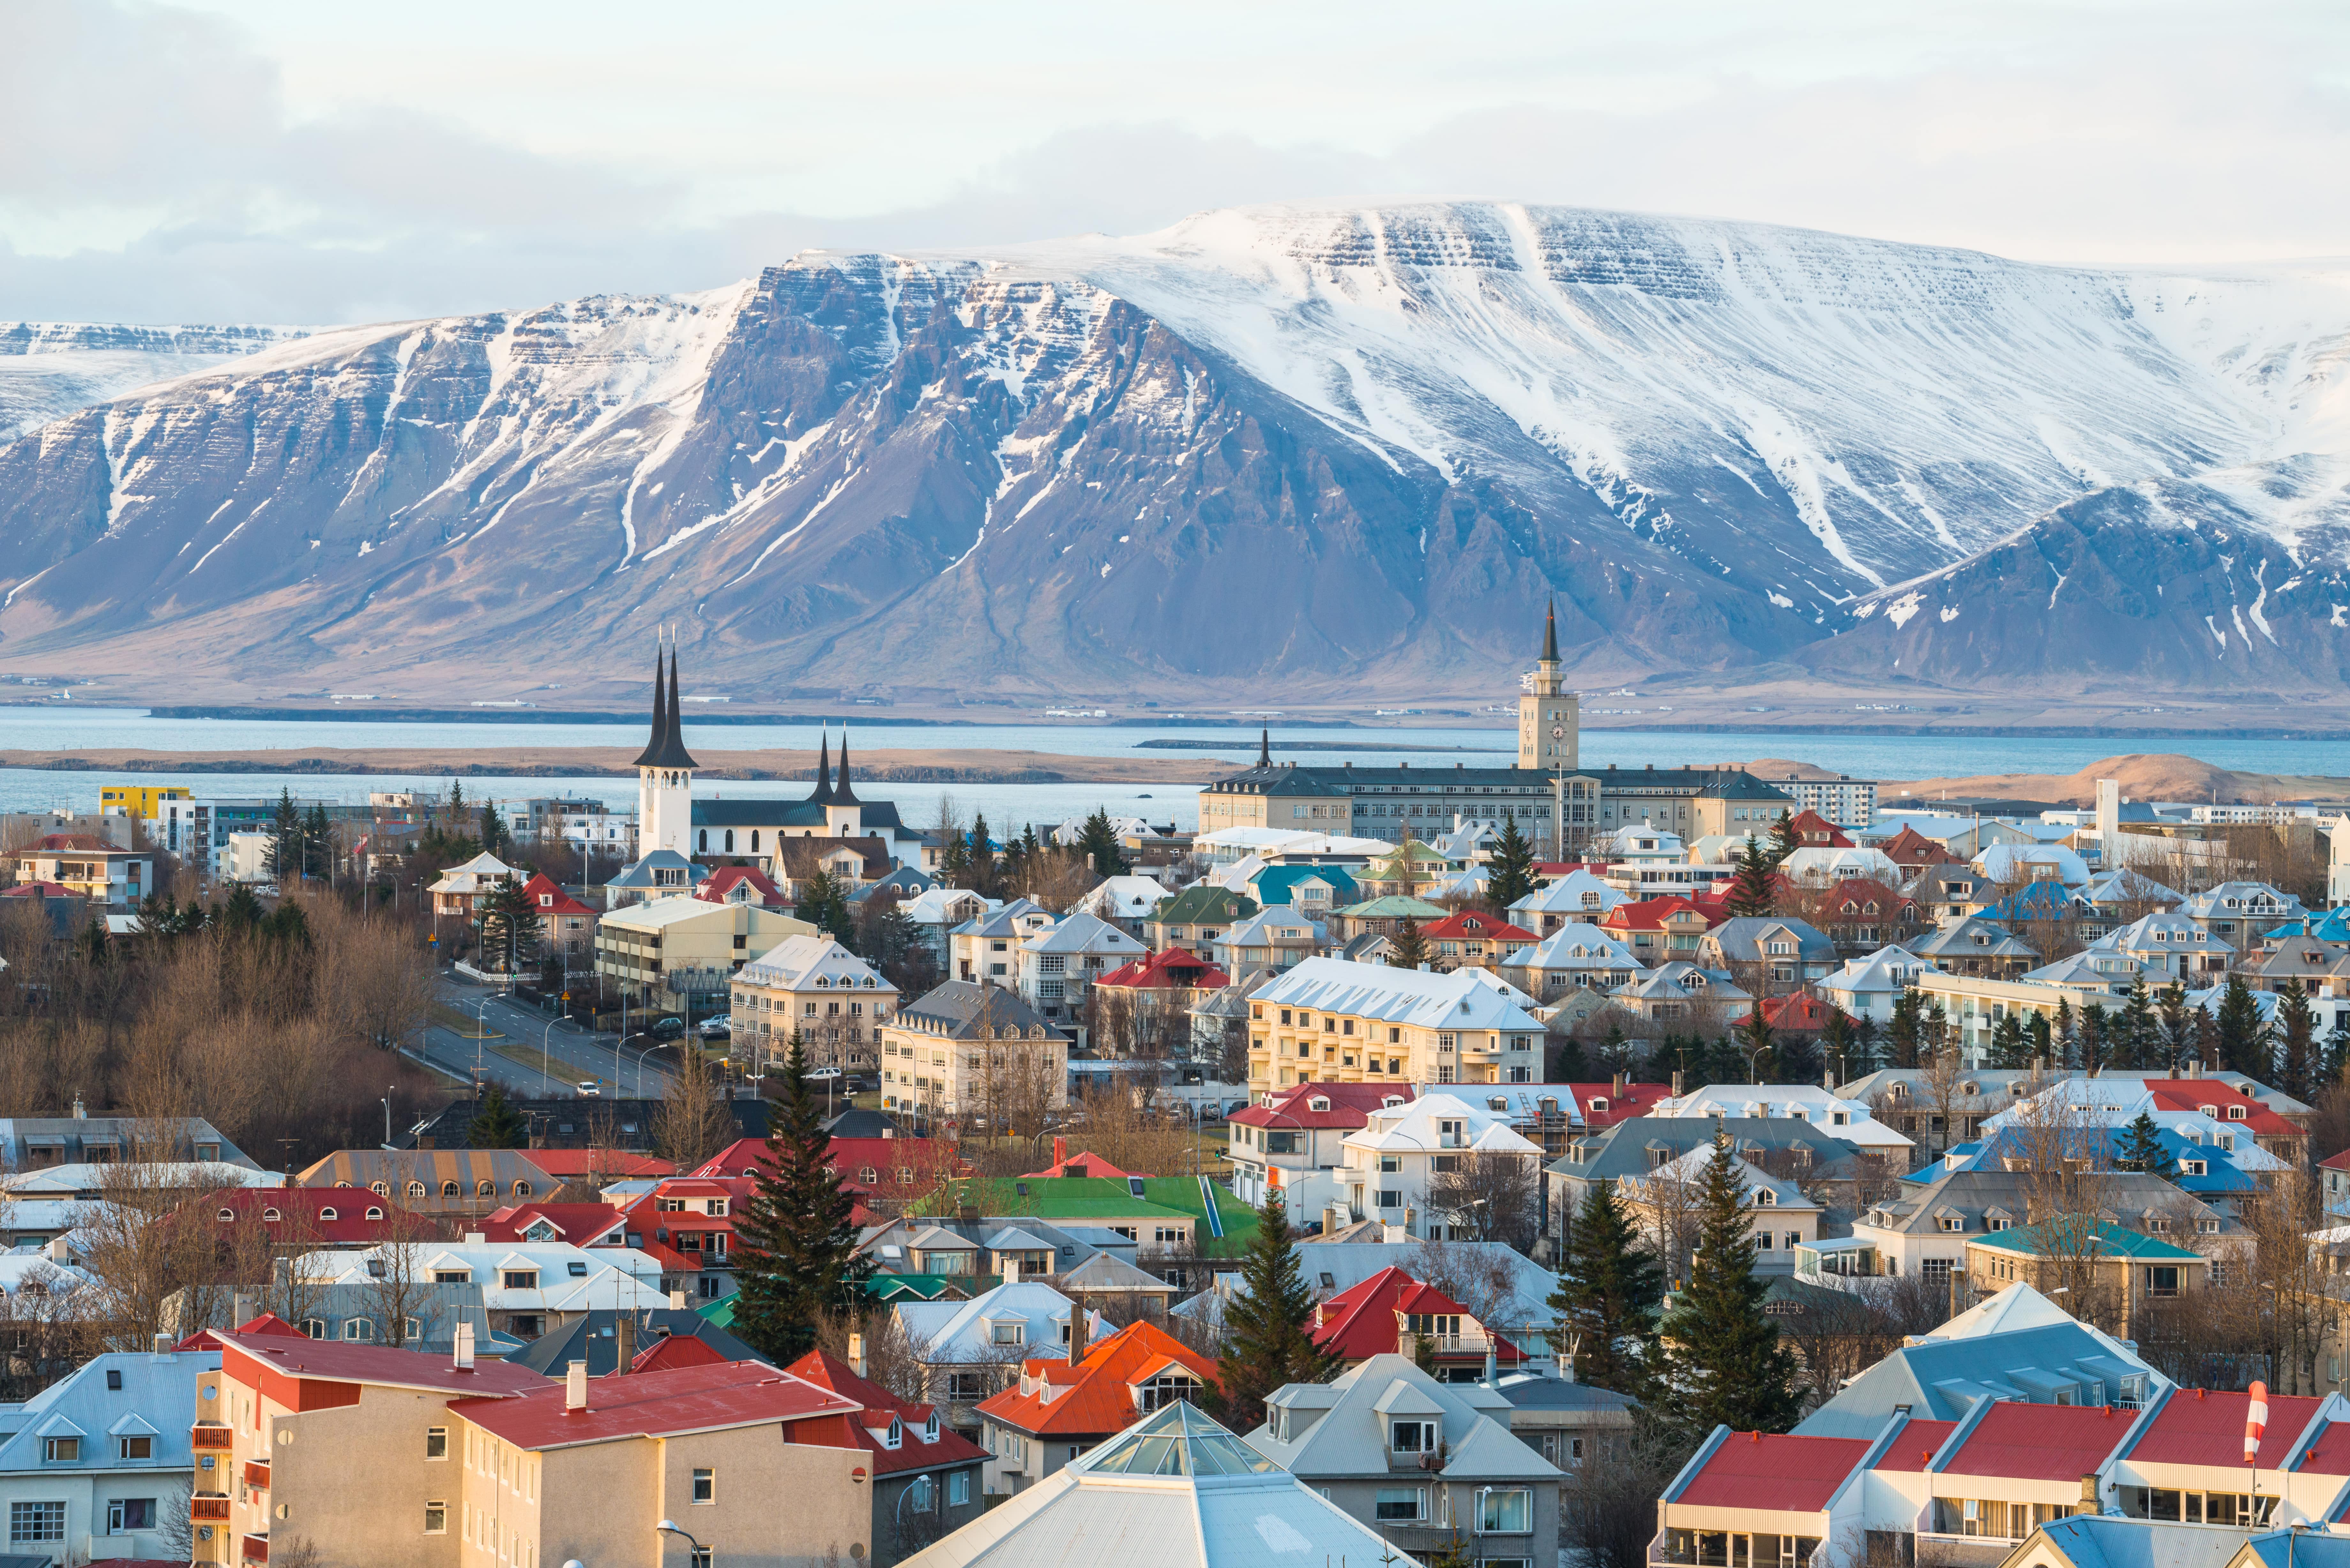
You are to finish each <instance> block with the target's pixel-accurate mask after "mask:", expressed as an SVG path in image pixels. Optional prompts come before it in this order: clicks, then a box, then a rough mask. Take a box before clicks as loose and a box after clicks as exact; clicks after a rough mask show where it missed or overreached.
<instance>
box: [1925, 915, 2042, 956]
mask: <svg viewBox="0 0 2350 1568" xmlns="http://www.w3.org/2000/svg"><path fill="white" fill-rule="evenodd" d="M1908 946H1909V950H1910V951H1911V952H1913V953H1915V954H1917V955H1918V957H1919V958H1922V959H1938V960H1954V959H1991V958H1995V959H2024V960H2032V959H2036V958H2038V957H2039V956H2040V951H2039V950H2038V949H2037V948H2034V947H2033V945H2032V944H2031V943H2029V942H2027V941H2025V940H2023V939H2022V938H2021V937H2018V936H2016V935H2014V934H2013V933H2012V932H2010V931H2009V930H2008V929H2007V928H2006V927H2004V926H1995V925H1992V924H1991V922H1990V921H1989V920H1982V919H1976V918H1975V917H1974V916H1972V915H1969V916H1967V917H1966V918H1964V919H1957V920H1952V921H1951V922H1950V924H1948V925H1946V926H1944V927H1943V928H1942V929H1939V930H1938V931H1933V932H1929V934H1927V935H1925V936H1922V937H1918V938H1917V939H1915V940H1912V941H1911V942H1910V943H1909V944H1908Z"/></svg>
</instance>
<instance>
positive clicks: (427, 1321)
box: [367, 1210, 441, 1350]
mask: <svg viewBox="0 0 2350 1568" xmlns="http://www.w3.org/2000/svg"><path fill="white" fill-rule="evenodd" d="M390 1212H392V1213H395V1214H401V1215H402V1217H401V1218H400V1219H399V1220H394V1221H393V1222H392V1223H391V1225H390V1227H389V1230H390V1234H389V1235H387V1236H386V1238H385V1239H384V1240H383V1241H380V1242H378V1243H377V1244H376V1246H375V1248H374V1250H373V1251H372V1252H371V1253H370V1254H369V1258H368V1262H367V1272H368V1289H367V1298H368V1308H369V1315H371V1316H373V1317H374V1318H375V1319H376V1320H377V1321H378V1322H380V1323H381V1324H383V1340H384V1343H385V1344H386V1345H390V1346H391V1347H392V1348H393V1349H395V1350H401V1349H405V1348H407V1347H408V1346H409V1345H411V1344H417V1343H421V1342H424V1341H428V1340H430V1339H431V1338H432V1326H433V1321H434V1319H435V1318H436V1317H437V1316H438V1315H439V1307H440V1302H441V1297H440V1293H439V1292H438V1291H436V1290H435V1289H434V1288H433V1283H432V1268H431V1259H432V1246H431V1243H432V1241H433V1240H434V1237H433V1234H432V1223H431V1221H429V1220H425V1219H424V1218H423V1217H422V1216H421V1215H416V1214H404V1213H403V1212H402V1211H401V1210H390Z"/></svg>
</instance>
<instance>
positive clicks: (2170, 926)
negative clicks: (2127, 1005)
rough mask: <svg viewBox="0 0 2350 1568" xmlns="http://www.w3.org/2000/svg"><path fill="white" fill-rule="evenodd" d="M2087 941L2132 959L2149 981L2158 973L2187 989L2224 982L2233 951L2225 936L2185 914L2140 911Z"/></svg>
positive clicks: (2093, 946)
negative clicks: (2125, 921)
mask: <svg viewBox="0 0 2350 1568" xmlns="http://www.w3.org/2000/svg"><path fill="white" fill-rule="evenodd" d="M2089 945H2090V947H2091V949H2092V950H2096V951H2100V952H2115V953H2120V954H2121V955H2122V956H2124V957H2125V958H2128V959H2132V960H2135V961H2137V963H2138V964H2139V965H2141V966H2142V967H2143V968H2144V969H2145V970H2146V971H2147V984H2149V985H2156V984H2159V983H2161V981H2158V980H2157V979H2156V978H2155V977H2156V976H2157V975H2159V976H2161V977H2162V978H2163V979H2164V980H2177V981H2182V982H2183V983H2184V984H2185V985H2186V987H2187V988H2188V989H2189V991H2199V990H2200V989H2202V988H2203V987H2204V986H2207V985H2220V984H2223V983H2225V982H2226V981H2227V978H2228V971H2229V969H2230V966H2232V965H2233V964H2234V963H2235V961H2236V952H2237V949H2236V947H2235V945H2234V944H2232V943H2230V941H2229V940H2228V939H2227V938H2225V937H2222V936H2219V935H2215V934H2213V933H2211V932H2210V931H2207V930H2205V929H2204V928H2203V926H2201V925H2199V924H2198V923H2197V922H2196V921H2195V920H2194V919H2191V918H2189V916H2187V915H2185V914H2173V915H2164V914H2154V915H2141V916H2139V917H2138V918H2137V919H2135V920H2132V921H2131V922H2130V923H2129V924H2127V925H2126V926H2119V927H2116V928H2115V929H2113V930H2112V931H2110V932H2107V933H2106V935H2104V936H2101V937H2099V938H2098V939H2097V940H2095V941H2094V942H2092V943H2090V944H2089Z"/></svg>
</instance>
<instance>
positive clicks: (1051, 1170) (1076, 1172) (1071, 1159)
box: [1023, 1137, 1150, 1181]
mask: <svg viewBox="0 0 2350 1568" xmlns="http://www.w3.org/2000/svg"><path fill="white" fill-rule="evenodd" d="M1051 1176H1105V1177H1107V1178H1108V1179H1110V1180H1112V1181H1124V1180H1125V1179H1127V1178H1128V1177H1129V1176H1139V1177H1142V1178H1143V1179H1146V1180H1148V1179H1149V1176H1150V1172H1149V1171H1147V1170H1120V1169H1119V1168H1118V1167H1116V1166H1114V1165H1112V1164H1111V1163H1110V1162H1109V1161H1107V1160H1106V1159H1104V1158H1102V1157H1101V1156H1099V1155H1097V1154H1092V1153H1078V1154H1071V1153H1070V1152H1069V1140H1068V1139H1067V1138H1065V1137H1055V1138H1054V1139H1053V1163H1052V1164H1051V1165H1050V1166H1047V1167H1046V1168H1045V1169H1043V1170H1031V1171H1028V1172H1025V1173H1024V1178H1023V1179H1036V1178H1039V1177H1051Z"/></svg>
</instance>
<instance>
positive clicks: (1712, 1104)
mask: <svg viewBox="0 0 2350 1568" xmlns="http://www.w3.org/2000/svg"><path fill="white" fill-rule="evenodd" d="M1648 1115H1649V1116H1696V1117H1700V1118H1702V1117H1707V1116H1784V1117H1787V1118H1789V1119H1791V1120H1794V1121H1799V1122H1810V1123H1811V1124H1812V1125H1813V1126H1814V1127H1818V1128H1819V1129H1820V1130H1821V1131H1823V1132H1825V1133H1826V1134H1827V1135H1828V1136H1829V1137H1839V1138H1842V1139H1843V1140H1844V1141H1845V1142H1846V1143H1848V1144H1851V1145H1853V1146H1854V1147H1857V1148H1859V1149H1860V1150H1861V1151H1862V1152H1863V1153H1866V1154H1877V1155H1883V1154H1891V1155H1898V1156H1899V1157H1900V1160H1901V1164H1902V1166H1903V1168H1908V1160H1909V1155H1910V1151H1911V1150H1913V1149H1914V1148H1916V1147H1917V1145H1916V1144H1915V1143H1914V1142H1913V1141H1912V1140H1911V1139H1909V1138H1907V1137H1903V1136H1902V1135H1901V1134H1899V1133H1898V1132H1895V1131H1894V1130H1893V1129H1892V1128H1891V1127H1887V1126H1886V1125H1885V1124H1884V1123H1883V1122H1880V1121H1878V1120H1877V1118H1876V1117H1875V1116H1872V1115H1870V1114H1869V1108H1868V1106H1867V1105H1866V1104H1865V1103H1864V1102H1862V1101H1859V1100H1846V1099H1839V1098H1838V1097H1837V1096H1835V1094H1834V1093H1833V1092H1832V1091H1830V1090H1828V1089H1825V1088H1823V1087H1821V1086H1820V1085H1817V1084H1714V1085H1710V1086H1708V1087H1706V1088H1702V1089H1695V1090H1692V1091H1690V1093H1688V1094H1686V1095H1680V1096H1668V1097H1667V1098H1665V1099H1661V1100H1659V1101H1658V1102H1657V1103H1656V1104H1655V1105H1653V1106H1649V1107H1648Z"/></svg>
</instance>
